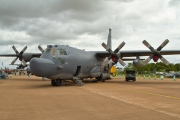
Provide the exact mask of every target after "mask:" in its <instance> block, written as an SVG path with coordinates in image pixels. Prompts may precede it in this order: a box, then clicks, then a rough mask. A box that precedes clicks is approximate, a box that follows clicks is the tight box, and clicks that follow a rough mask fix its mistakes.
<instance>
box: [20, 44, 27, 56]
mask: <svg viewBox="0 0 180 120" xmlns="http://www.w3.org/2000/svg"><path fill="white" fill-rule="evenodd" d="M26 49H27V46H25V47H24V48H23V49H22V51H21V52H20V54H21V55H22V54H23V53H24V51H25V50H26Z"/></svg>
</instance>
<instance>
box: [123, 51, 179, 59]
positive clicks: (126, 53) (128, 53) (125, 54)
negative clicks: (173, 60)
mask: <svg viewBox="0 0 180 120" xmlns="http://www.w3.org/2000/svg"><path fill="white" fill-rule="evenodd" d="M120 53H121V57H122V58H123V57H136V56H149V55H151V54H152V52H151V51H149V50H133V51H121V52H120ZM160 53H161V55H176V54H180V50H161V52H160Z"/></svg>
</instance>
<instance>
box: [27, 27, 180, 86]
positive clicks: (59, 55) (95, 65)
mask: <svg viewBox="0 0 180 120" xmlns="http://www.w3.org/2000/svg"><path fill="white" fill-rule="evenodd" d="M168 42H169V40H167V39H166V40H165V41H164V42H163V43H162V44H161V45H160V46H159V47H158V48H157V49H154V48H153V47H152V46H151V45H150V44H149V43H148V42H147V41H146V40H144V41H143V44H144V45H145V46H146V47H148V48H149V49H150V51H148V50H141V51H140V50H130V51H120V52H119V50H120V49H121V48H122V47H123V46H124V45H125V42H122V43H121V44H120V45H119V46H118V47H117V48H116V49H115V50H114V51H112V48H111V29H109V35H108V41H107V45H106V44H105V43H102V46H103V47H104V48H105V49H106V51H84V50H80V49H77V48H73V47H70V46H68V45H48V46H47V48H46V50H45V51H43V53H42V55H41V56H40V58H35V57H34V58H32V59H31V60H30V69H31V72H32V73H33V74H34V75H36V76H39V77H47V78H49V79H51V85H52V86H59V85H61V84H62V81H63V80H73V81H74V82H76V83H77V84H79V85H83V79H84V78H96V79H98V80H101V81H103V82H104V81H105V80H106V79H109V78H110V72H109V71H110V68H111V67H112V65H114V64H116V63H117V62H119V63H120V64H121V65H123V66H124V65H125V63H124V61H123V60H130V59H126V57H136V58H135V59H134V60H133V65H134V66H135V67H141V66H143V65H145V64H147V63H148V62H149V61H150V60H151V59H153V60H154V62H157V61H158V59H161V61H162V62H163V63H165V64H166V65H168V64H169V62H168V61H167V60H166V59H165V58H164V57H163V56H162V55H172V54H180V50H164V51H161V49H162V48H163V47H164V46H165V45H166V44H167V43H168ZM140 56H149V57H148V58H147V59H146V60H145V61H144V62H142V61H141V59H140Z"/></svg>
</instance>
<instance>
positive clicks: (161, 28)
mask: <svg viewBox="0 0 180 120" xmlns="http://www.w3.org/2000/svg"><path fill="white" fill-rule="evenodd" d="M109 28H112V47H113V49H115V48H116V47H117V46H118V45H119V44H120V43H121V42H122V41H124V42H125V43H126V45H125V46H124V47H123V48H122V50H147V48H146V47H145V46H144V45H143V44H142V41H143V40H144V39H145V40H147V41H148V42H149V43H150V44H151V45H152V46H153V47H154V48H157V47H158V46H159V45H160V44H161V43H162V42H163V41H164V40H165V39H169V40H170V42H169V44H168V45H167V46H166V47H165V48H163V49H164V50H168V49H173V50H177V49H180V47H179V46H180V1H179V0H0V47H1V50H0V54H5V53H14V51H13V50H12V45H15V46H16V48H17V49H18V51H21V50H22V49H23V47H24V46H25V45H27V46H28V49H27V50H26V52H40V51H39V50H38V48H37V46H38V45H42V47H43V48H44V49H45V48H46V45H48V44H63V45H70V46H72V47H77V48H80V49H85V50H87V51H92V50H100V51H102V50H104V48H103V47H102V46H101V43H102V42H105V43H106V41H107V35H108V29H109ZM165 58H167V59H168V60H169V62H171V63H179V61H180V56H179V55H176V56H167V57H166V56H165ZM13 59H14V58H4V57H3V58H2V57H1V58H0V61H1V62H2V61H3V62H4V65H8V64H9V63H11V61H12V60H13ZM17 63H18V62H17Z"/></svg>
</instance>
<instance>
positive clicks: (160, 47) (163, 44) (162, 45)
mask: <svg viewBox="0 0 180 120" xmlns="http://www.w3.org/2000/svg"><path fill="white" fill-rule="evenodd" d="M168 42H169V40H168V39H166V40H165V41H164V42H163V43H162V44H161V45H160V46H159V47H158V48H157V51H160V50H161V49H162V48H163V47H164V46H166V45H167V44H168Z"/></svg>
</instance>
